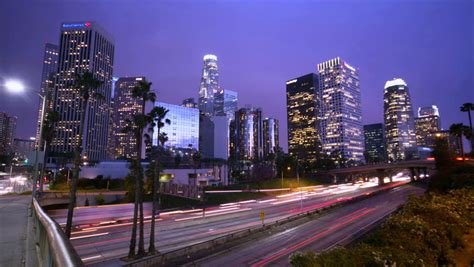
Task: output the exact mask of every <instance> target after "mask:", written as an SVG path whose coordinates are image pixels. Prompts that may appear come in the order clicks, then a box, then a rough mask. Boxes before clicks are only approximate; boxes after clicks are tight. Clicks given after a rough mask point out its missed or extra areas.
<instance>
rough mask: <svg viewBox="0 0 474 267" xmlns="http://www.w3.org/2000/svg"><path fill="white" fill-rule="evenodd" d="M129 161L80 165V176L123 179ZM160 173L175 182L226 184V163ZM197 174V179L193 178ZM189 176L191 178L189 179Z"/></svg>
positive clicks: (145, 165) (143, 164)
mask: <svg viewBox="0 0 474 267" xmlns="http://www.w3.org/2000/svg"><path fill="white" fill-rule="evenodd" d="M129 165H130V164H129V163H128V162H127V161H118V160H117V161H103V162H100V163H99V164H97V165H95V166H83V167H81V173H80V175H79V176H80V177H81V178H87V179H94V178H96V177H97V176H99V175H102V176H103V177H104V178H107V177H110V178H111V179H124V178H125V176H127V174H128V173H129V171H130V170H129ZM142 166H143V168H145V169H146V168H147V167H148V163H142ZM161 173H162V174H169V175H171V176H172V179H173V182H174V183H177V184H200V185H218V184H222V185H227V184H228V167H227V166H226V165H222V166H217V165H216V166H214V167H210V168H203V169H196V170H194V169H165V170H163V171H162V172H161ZM194 173H196V174H197V181H195V180H196V179H193V178H192V177H194ZM190 177H191V179H190Z"/></svg>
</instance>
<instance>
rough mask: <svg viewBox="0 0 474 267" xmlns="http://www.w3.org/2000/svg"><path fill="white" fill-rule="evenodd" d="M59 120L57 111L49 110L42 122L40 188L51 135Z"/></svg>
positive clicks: (52, 135) (51, 138) (51, 139)
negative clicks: (42, 146)
mask: <svg viewBox="0 0 474 267" xmlns="http://www.w3.org/2000/svg"><path fill="white" fill-rule="evenodd" d="M58 121H59V113H58V112H57V111H50V112H48V113H47V114H46V116H45V119H44V122H43V132H42V134H43V136H42V140H44V158H43V164H42V166H41V172H40V173H41V179H40V190H42V188H43V174H44V171H45V169H46V161H47V159H48V154H49V150H50V146H51V142H52V141H53V137H54V134H55V129H56V123H57V122H58Z"/></svg>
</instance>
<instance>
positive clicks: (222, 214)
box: [48, 180, 406, 265]
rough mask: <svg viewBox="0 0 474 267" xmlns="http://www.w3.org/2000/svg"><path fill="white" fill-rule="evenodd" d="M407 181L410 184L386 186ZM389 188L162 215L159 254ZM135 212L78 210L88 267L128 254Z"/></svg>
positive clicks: (54, 213) (60, 217)
mask: <svg viewBox="0 0 474 267" xmlns="http://www.w3.org/2000/svg"><path fill="white" fill-rule="evenodd" d="M404 183H406V180H405V181H402V182H400V183H394V184H390V185H386V186H384V187H392V186H399V185H400V184H404ZM384 187H379V186H376V183H375V184H374V183H372V184H370V183H367V184H358V185H352V184H346V185H334V186H326V187H314V188H311V189H307V190H306V191H304V192H303V191H301V192H294V193H290V194H287V195H286V196H285V195H282V196H279V197H274V198H268V199H262V200H251V201H241V202H239V203H228V204H224V205H221V206H217V207H211V208H209V209H207V210H206V216H205V218H203V216H202V211H201V210H194V211H193V210H183V211H176V212H175V213H164V212H162V213H161V214H160V217H159V221H157V231H156V246H157V248H158V250H159V251H160V252H167V251H171V250H175V249H178V248H181V247H186V246H190V245H192V244H196V243H199V242H203V241H207V240H211V239H214V238H217V237H219V236H223V235H227V234H229V233H233V232H237V231H241V230H243V229H248V228H253V227H260V225H261V220H260V216H259V214H260V212H261V211H264V212H265V223H269V222H273V221H276V220H282V219H285V218H288V217H289V216H292V215H296V214H299V213H302V212H307V211H311V210H314V209H317V208H321V207H325V206H329V205H332V204H334V203H337V202H341V201H345V200H348V199H351V198H353V197H356V196H359V195H362V194H369V193H371V192H374V191H378V190H380V189H381V188H384ZM301 200H302V201H301ZM132 212H133V205H129V204H123V205H113V206H98V207H87V208H78V209H76V211H75V214H74V215H75V217H74V224H75V226H76V228H75V230H74V232H73V235H72V238H71V242H72V244H73V246H74V248H75V249H76V251H77V252H78V254H79V256H80V257H81V258H82V260H83V261H84V262H85V263H86V264H93V265H95V264H99V263H101V264H99V265H108V264H110V263H111V262H115V261H116V260H117V259H118V258H120V257H123V256H126V255H127V253H128V245H129V241H130V231H131V222H130V220H131V215H132ZM48 213H49V215H50V216H51V217H52V218H54V219H55V220H56V221H57V222H58V223H60V224H64V222H65V215H66V211H65V210H51V211H49V212H48ZM145 216H147V217H148V216H150V207H149V205H146V206H145ZM149 232H150V223H149V219H148V220H147V221H146V223H145V242H147V241H148V236H149Z"/></svg>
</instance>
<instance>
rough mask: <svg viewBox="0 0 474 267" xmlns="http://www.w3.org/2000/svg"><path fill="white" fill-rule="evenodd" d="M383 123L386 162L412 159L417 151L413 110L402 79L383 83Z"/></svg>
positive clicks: (406, 87)
mask: <svg viewBox="0 0 474 267" xmlns="http://www.w3.org/2000/svg"><path fill="white" fill-rule="evenodd" d="M384 122H385V123H384V124H385V140H386V147H387V160H388V161H389V162H393V161H398V160H405V159H410V158H413V153H414V151H416V150H417V149H416V136H415V123H414V116H413V108H412V103H411V98H410V93H409V91H408V86H407V84H406V83H405V81H404V80H402V79H393V80H389V81H387V82H386V83H385V87H384Z"/></svg>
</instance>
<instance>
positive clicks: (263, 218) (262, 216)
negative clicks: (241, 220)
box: [260, 210, 265, 225]
mask: <svg viewBox="0 0 474 267" xmlns="http://www.w3.org/2000/svg"><path fill="white" fill-rule="evenodd" d="M260 220H262V225H263V224H264V221H265V212H264V211H263V210H262V211H261V212H260Z"/></svg>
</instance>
